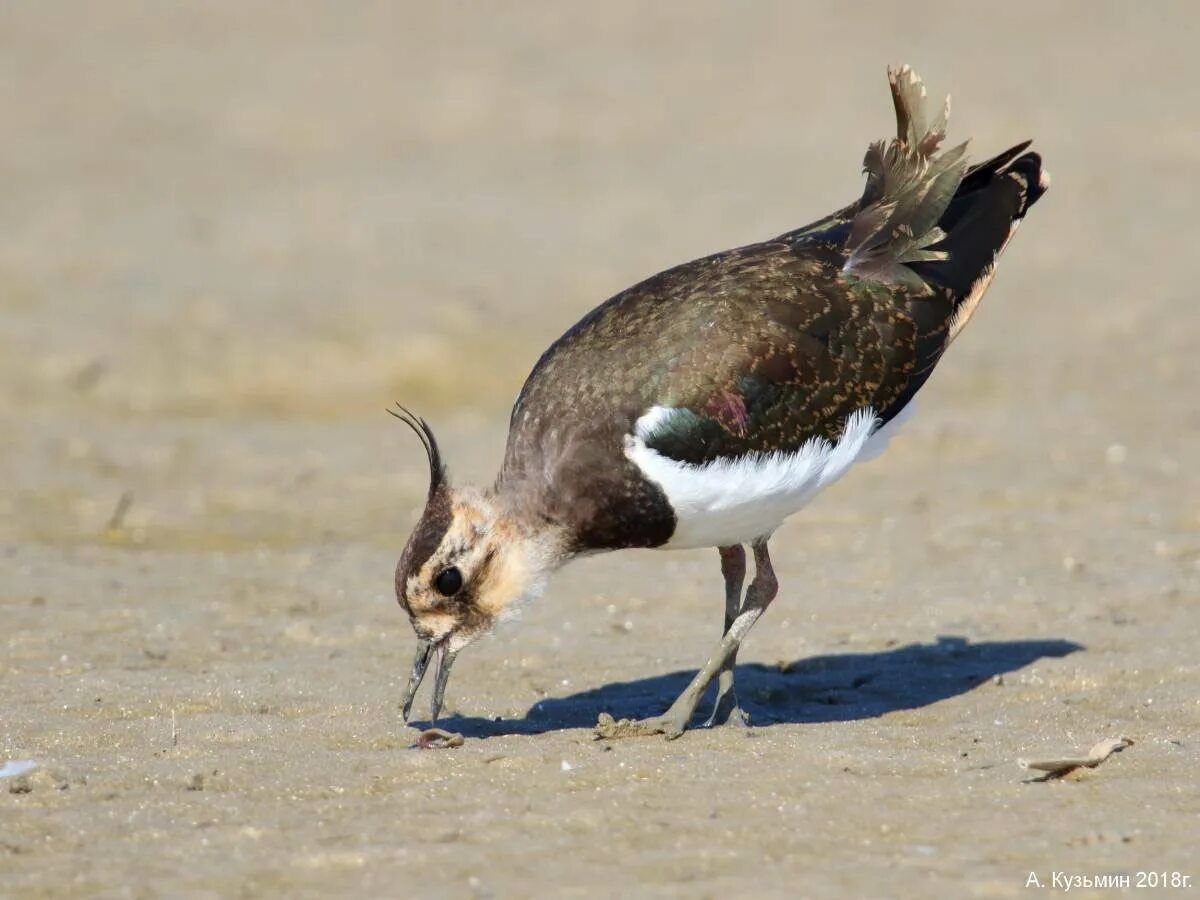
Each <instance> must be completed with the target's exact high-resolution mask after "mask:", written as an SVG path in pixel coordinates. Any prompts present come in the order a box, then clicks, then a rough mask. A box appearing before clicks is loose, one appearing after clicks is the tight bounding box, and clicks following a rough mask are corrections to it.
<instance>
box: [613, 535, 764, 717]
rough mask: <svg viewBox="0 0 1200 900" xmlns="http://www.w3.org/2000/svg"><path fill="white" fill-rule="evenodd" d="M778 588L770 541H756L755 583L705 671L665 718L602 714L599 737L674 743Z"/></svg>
mask: <svg viewBox="0 0 1200 900" xmlns="http://www.w3.org/2000/svg"><path fill="white" fill-rule="evenodd" d="M778 589H779V583H778V582H777V581H776V580H775V570H774V569H773V568H772V567H771V557H770V554H769V553H768V552H767V542H766V540H765V539H764V540H760V541H756V542H755V543H754V580H753V581H751V582H750V587H749V588H748V589H747V591H746V599H745V600H744V601H743V603H742V607H741V609H740V610H739V611H738V614H737V616H735V617H734V620H733V622H732V623H731V624H730V626H729V628H728V630H726V632H725V636H724V637H723V638H721V643H720V644H718V645H717V649H716V650H715V651H713V654H712V656H710V657H709V658H708V662H706V663H705V664H704V668H702V669H701V670H700V671H699V672H697V673H696V677H695V678H693V679H692V681H691V683H690V684H689V685H688V686H687V687H686V688H684V689H683V692H682V693H681V694H680V695H679V696H678V697H676V698H675V702H674V703H672V704H671V707H670V709H668V710H667V711H666V712H665V713H663V714H662V715H661V716H655V717H654V718H652V719H642V720H639V721H636V722H634V721H630V720H629V719H622V720H621V721H619V722H614V721H613V718H612V716H610V715H608V714H607V713H602V714H601V715H600V721H599V722H598V723H597V724H596V736H597V737H601V738H618V737H633V736H635V735H643V734H662V735H665V736H666V738H667V740H672V739H673V738H677V737H679V736H680V735H681V734H683V732H684V730H685V729H686V728H687V727H688V724H689V723H690V722H691V721H692V714H693V713H695V711H696V704H697V703H699V702H700V697H701V696H702V695H703V694H704V691H705V689H706V688H707V687H708V685H709V683H710V682H711V681H712V680H713V678H715V677H716V676H717V674H718V673H719V672H720V671H721V670H722V669H723V668H724V667H725V665H726V663H728V661H729V660H730V659H732V658H733V656H734V655H735V654H736V653H737V650H738V647H739V646H740V645H741V643H742V638H744V637H745V636H746V633H747V632H748V631H750V629H751V628H752V627H753V626H754V623H755V622H757V621H758V617H759V616H761V615H762V614H763V612H764V611H765V610H766V608H767V607H768V606H770V604H771V601H772V600H774V599H775V594H776V592H777V591H778Z"/></svg>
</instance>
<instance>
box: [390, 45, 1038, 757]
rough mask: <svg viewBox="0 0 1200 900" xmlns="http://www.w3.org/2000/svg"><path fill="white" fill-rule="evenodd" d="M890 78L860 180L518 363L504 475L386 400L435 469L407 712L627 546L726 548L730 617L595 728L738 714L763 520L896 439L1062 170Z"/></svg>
mask: <svg viewBox="0 0 1200 900" xmlns="http://www.w3.org/2000/svg"><path fill="white" fill-rule="evenodd" d="M888 81H889V83H890V85H891V93H892V100H893V102H894V105H895V111H896V126H897V127H896V137H895V138H894V139H892V140H891V141H879V142H877V143H873V144H871V145H870V147H869V148H868V149H867V152H866V156H865V158H864V160H863V172H864V174H865V175H866V187H865V189H864V190H863V193H862V196H861V197H860V198H859V199H858V200H856V201H855V202H854V203H851V204H850V205H849V206H846V207H845V208H844V209H841V210H839V211H837V212H835V213H833V214H832V215H830V216H827V217H825V218H823V219H820V220H819V221H817V222H814V223H812V224H811V225H808V226H806V227H804V228H798V229H796V230H794V231H789V232H787V233H786V234H783V235H780V236H779V237H776V238H774V239H772V240H768V241H764V242H762V243H756V244H749V245H747V246H744V247H739V248H737V249H734V250H727V251H725V252H723V253H716V254H713V255H711V256H706V257H704V258H703V259H698V260H695V261H693V262H688V263H684V264H683V265H680V266H676V267H675V268H672V269H668V270H667V271H665V272H661V273H659V274H657V275H654V276H653V277H651V278H648V279H646V280H645V281H643V282H641V283H640V284H637V285H634V286H633V287H631V288H629V289H628V290H625V291H622V292H621V293H619V294H617V295H616V296H615V297H613V298H611V299H610V300H608V301H607V302H605V303H603V304H601V305H600V306H598V307H596V308H595V309H594V310H592V311H591V312H590V313H588V314H587V315H586V316H584V318H583V319H582V320H580V321H579V322H578V323H577V324H576V325H575V326H574V327H572V328H571V329H570V330H569V331H567V332H566V334H564V335H563V336H562V337H561V338H559V339H558V340H557V341H555V342H554V344H552V345H551V346H550V348H549V349H548V350H547V351H546V352H545V353H543V354H542V357H541V359H539V360H538V362H537V364H536V365H535V366H534V368H533V371H532V372H531V373H530V375H529V377H528V379H527V380H526V382H525V385H524V387H523V388H522V390H521V393H520V395H519V396H518V397H517V400H516V404H515V405H514V406H513V410H512V416H511V419H510V422H509V432H508V442H507V446H506V450H505V455H504V461H503V464H502V466H501V469H500V473H499V476H498V477H497V479H496V482H495V484H494V485H493V486H492V487H491V488H490V489H487V490H475V489H470V488H463V487H455V486H451V484H450V481H449V479H448V477H447V473H446V468H445V466H444V464H443V461H442V457H441V454H440V452H439V450H438V444H437V441H436V440H435V438H434V435H433V432H432V430H431V429H430V428H429V426H428V424H426V423H425V421H424V420H422V419H420V418H418V417H417V416H415V415H413V414H412V413H410V412H409V411H408V410H406V409H404V408H402V407H398V408H397V410H396V411H395V412H394V413H393V414H394V415H396V416H398V417H399V418H401V419H403V421H405V422H406V423H407V424H408V425H409V426H410V427H412V428H413V429H414V430H415V431H416V432H417V434H418V436H419V437H420V438H421V440H422V443H423V444H424V447H425V451H426V455H427V457H428V462H429V473H430V480H429V492H428V496H427V499H426V503H425V509H424V512H423V514H422V516H421V518H420V521H419V522H418V524H417V526H416V528H415V530H414V531H413V534H412V536H411V537H410V538H409V541H408V544H407V546H406V547H405V548H404V551H403V554H402V555H401V557H400V560H399V563H398V564H397V567H396V596H397V598H398V600H399V602H400V606H401V607H403V609H404V611H405V613H407V614H408V616H409V619H410V620H411V623H412V627H413V629H414V630H415V631H416V634H417V639H418V646H417V653H416V659H415V661H414V664H413V669H412V675H411V678H410V680H409V683H408V688H407V691H406V693H405V695H404V699H403V704H402V705H403V713H404V718H405V721H408V720H409V717H410V713H411V710H412V702H413V697H414V695H415V693H416V691H417V688H418V687H419V686H420V684H421V681H422V679H423V678H424V675H425V672H426V670H427V668H428V667H429V664H430V662H431V660H433V659H436V661H437V662H436V671H437V675H436V677H435V684H434V689H433V701H432V719H433V720H434V721H436V720H437V717H438V714H439V711H440V709H441V706H442V701H443V696H444V693H445V688H446V680H447V677H448V676H449V673H450V667H451V665H452V664H453V662H454V659H455V657H456V655H457V654H458V653H459V651H461V650H462V649H463V648H464V647H466V646H467V645H468V644H470V643H471V642H472V641H474V640H475V639H476V638H478V637H480V636H481V635H483V634H486V633H488V632H489V631H491V630H492V629H493V628H494V627H495V626H496V625H497V624H498V623H500V622H504V621H506V620H508V619H511V618H513V617H514V616H515V615H517V613H518V611H519V610H520V609H521V608H522V606H523V605H524V604H526V603H527V602H529V601H530V600H531V599H532V598H534V597H536V596H537V595H538V594H539V593H541V591H542V590H543V588H544V586H545V584H546V581H547V579H548V578H549V576H550V575H551V574H552V573H553V572H554V571H555V570H556V569H558V568H559V567H560V566H562V565H563V564H564V563H566V562H567V561H569V560H571V559H573V558H575V557H577V556H581V555H587V554H593V553H597V552H601V551H609V550H620V549H623V548H630V547H649V548H660V549H676V548H689V547H690V548H695V547H715V548H717V550H718V551H719V553H720V560H721V572H722V575H723V577H724V581H725V615H724V630H723V636H722V637H721V640H720V642H719V644H718V645H717V647H716V649H715V650H714V651H713V652H712V654H711V655H710V656H709V658H708V660H707V662H705V664H704V666H703V668H701V669H700V671H699V672H698V673H697V674H696V676H695V677H694V678H693V679H692V680H691V683H689V684H688V686H687V687H686V688H685V689H684V690H683V692H682V693H681V694H680V695H679V696H678V698H677V699H676V700H675V701H674V702H673V703H672V704H671V706H670V708H669V709H667V711H666V712H665V713H664V714H662V715H660V716H656V717H654V718H650V719H645V720H638V721H630V720H627V719H625V720H621V721H619V722H614V721H613V720H612V717H611V716H608V715H604V716H601V721H600V722H599V723H598V725H597V733H598V734H599V735H600V736H602V737H618V736H625V735H633V734H663V735H666V736H667V737H668V738H674V737H678V736H679V735H680V734H681V733H682V732H683V731H684V730H685V729H686V728H687V727H688V726H689V724H690V723H691V722H692V719H693V716H694V714H695V712H696V707H697V705H698V702H699V700H700V698H701V696H702V695H703V694H704V692H705V690H706V688H707V687H708V686H709V684H710V683H711V682H712V681H713V680H714V679H716V680H717V694H716V702H715V705H714V708H713V710H712V715H711V716H710V717H709V718H708V724H710V725H716V724H727V723H737V722H743V721H744V716H743V714H742V712H741V711H740V709H739V707H738V704H737V699H736V695H735V693H734V683H733V682H734V679H733V674H734V663H735V660H736V657H737V652H738V648H739V646H740V645H741V642H742V640H743V638H745V636H746V634H747V632H748V631H749V630H750V629H751V627H752V626H753V625H754V623H755V622H756V621H757V620H758V618H759V616H761V615H762V614H763V612H764V611H765V610H766V609H767V607H768V606H769V605H770V603H771V601H772V600H773V599H774V598H775V594H776V589H777V585H776V579H775V573H774V571H773V569H772V566H771V557H770V554H769V552H768V542H769V541H770V539H771V535H772V534H773V533H774V532H775V530H776V529H777V528H778V527H779V526H780V524H781V523H782V522H783V521H784V520H785V519H786V518H787V517H788V516H790V515H791V514H792V513H795V512H797V511H798V510H800V509H801V508H802V507H804V506H805V505H806V504H807V503H808V502H809V501H810V500H812V499H813V497H814V496H815V495H816V494H817V493H818V492H820V491H821V490H822V489H823V488H826V487H828V486H829V485H830V484H833V482H835V481H837V480H838V479H839V478H840V477H841V476H842V475H844V474H845V473H846V471H847V470H849V469H850V467H851V466H852V465H854V464H855V463H857V462H862V461H864V460H867V459H870V458H872V457H874V456H876V455H878V454H879V453H880V452H881V451H882V450H883V448H884V446H885V445H886V444H887V441H888V439H889V437H890V436H891V435H892V434H893V433H894V431H895V429H896V427H897V426H898V425H899V424H900V423H901V422H902V421H903V420H904V419H905V417H906V416H907V414H908V413H909V412H910V411H911V410H912V400H913V396H914V395H915V394H916V393H917V391H918V390H920V388H921V386H922V385H924V384H925V382H926V380H927V379H928V378H929V376H930V374H931V373H932V372H933V369H934V367H935V366H936V365H937V362H938V360H939V359H941V356H942V354H943V353H944V352H945V350H946V348H947V347H948V346H949V345H950V343H951V342H952V341H953V340H954V339H955V337H957V336H958V334H959V332H961V331H962V329H963V327H964V326H965V325H966V324H967V322H968V321H969V320H970V318H971V316H972V315H973V314H974V312H975V310H976V308H977V307H978V305H979V301H980V298H982V297H983V294H984V292H985V291H986V290H987V288H988V285H989V284H990V283H991V280H992V276H993V274H994V273H995V268H996V262H997V259H998V257H999V256H1000V254H1001V252H1002V251H1003V250H1004V248H1005V246H1006V245H1007V244H1008V241H1009V239H1010V238H1011V237H1012V236H1013V233H1014V232H1015V231H1016V229H1017V225H1018V224H1019V223H1020V221H1021V219H1022V218H1023V217H1024V215H1025V213H1026V211H1027V210H1028V209H1029V207H1030V206H1032V205H1033V204H1034V203H1035V202H1036V201H1037V199H1038V198H1039V197H1041V196H1042V194H1043V193H1044V192H1045V191H1046V189H1047V187H1048V185H1049V177H1048V176H1047V174H1046V172H1044V171H1043V169H1042V163H1041V158H1040V157H1039V156H1038V154H1037V153H1034V152H1028V147H1029V144H1030V142H1029V141H1026V142H1024V143H1021V144H1018V145H1017V146H1015V147H1013V148H1011V149H1009V150H1006V151H1004V152H1003V153H1001V154H999V155H998V156H995V157H993V158H992V159H989V160H988V161H987V162H984V163H980V164H978V165H975V166H972V167H968V165H967V157H966V149H967V148H966V144H965V143H964V144H960V145H958V146H956V147H954V148H953V149H949V150H944V151H943V150H940V146H941V144H942V141H943V139H944V138H945V130H946V121H947V117H948V115H949V99H948V98H947V100H946V102H945V104H944V105H943V106H942V107H941V108H940V110H939V111H938V112H937V114H936V115H933V116H932V117H929V116H928V111H927V109H926V101H925V89H924V87H923V85H922V83H921V80H920V79H919V78H918V77H917V75H916V74H915V73H914V72H913V71H912V69H910V68H908V67H907V66H905V67H902V68H900V69H898V70H891V69H889V70H888ZM746 547H749V548H750V550H751V552H752V555H753V557H754V575H753V578H752V579H751V580H750V583H749V586H748V587H746V589H745V591H744V592H743V585H744V582H745V578H746V569H747V566H746V551H745V548H746Z"/></svg>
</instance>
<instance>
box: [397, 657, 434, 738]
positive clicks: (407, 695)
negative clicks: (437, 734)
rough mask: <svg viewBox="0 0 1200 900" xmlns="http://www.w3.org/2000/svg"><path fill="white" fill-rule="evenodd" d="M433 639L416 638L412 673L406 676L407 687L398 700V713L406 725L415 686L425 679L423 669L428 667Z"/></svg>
mask: <svg viewBox="0 0 1200 900" xmlns="http://www.w3.org/2000/svg"><path fill="white" fill-rule="evenodd" d="M433 647H434V644H433V641H427V640H424V639H423V638H418V639H417V654H416V656H414V657H413V665H412V674H410V675H409V676H408V688H407V689H406V690H405V692H404V698H403V699H402V700H401V701H400V714H401V715H402V716H403V717H404V723H405V724H406V725H407V724H408V721H409V719H410V718H411V717H412V705H413V698H415V697H416V696H417V688H419V687H420V686H421V682H422V681H424V680H425V671H426V670H427V669H428V668H429V659H430V657H432V656H433Z"/></svg>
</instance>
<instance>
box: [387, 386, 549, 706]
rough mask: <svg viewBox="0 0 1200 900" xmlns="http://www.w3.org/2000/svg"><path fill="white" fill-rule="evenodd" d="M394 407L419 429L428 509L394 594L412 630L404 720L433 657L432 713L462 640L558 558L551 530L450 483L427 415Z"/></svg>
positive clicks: (538, 584) (509, 605)
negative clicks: (426, 462) (426, 473)
mask: <svg viewBox="0 0 1200 900" xmlns="http://www.w3.org/2000/svg"><path fill="white" fill-rule="evenodd" d="M398 409H399V411H398V412H393V413H392V414H393V415H395V416H396V418H398V419H400V420H401V421H402V422H404V423H405V424H406V425H408V426H409V427H410V428H412V429H413V431H414V432H416V434H417V436H418V437H419V438H420V439H421V442H422V444H424V446H425V453H426V456H427V457H428V459H429V493H428V495H427V496H426V500H425V510H424V512H423V513H422V514H421V519H420V521H419V522H417V526H416V528H414V529H413V533H412V535H411V536H410V537H409V539H408V544H407V545H406V546H405V548H404V552H403V553H402V554H401V555H400V560H399V562H398V563H397V564H396V599H397V600H398V601H399V603H400V606H401V608H402V609H403V610H404V611H405V612H406V613H407V614H408V618H409V621H410V622H411V623H412V627H413V631H415V632H416V635H417V655H416V658H415V659H414V661H413V668H412V675H411V677H410V679H409V683H408V689H407V691H406V692H405V695H404V700H403V714H404V720H405V721H406V722H407V721H408V719H409V714H410V712H411V711H412V703H413V698H414V696H415V695H416V692H417V688H418V687H420V685H421V681H422V679H423V678H424V677H425V672H426V670H427V669H428V667H429V663H430V662H431V661H434V660H436V675H435V677H434V688H433V703H432V719H433V720H434V721H436V720H437V717H438V713H439V712H440V711H441V707H442V700H443V697H444V696H445V691H446V682H447V680H448V678H449V675H450V667H451V666H452V665H453V663H454V659H455V657H456V656H457V655H458V652H459V651H460V650H462V648H463V647H465V646H467V645H468V644H470V643H471V642H472V641H474V640H475V639H476V638H479V637H481V636H483V635H485V634H487V633H488V632H490V631H491V630H492V629H493V628H494V627H495V626H496V624H497V623H499V622H501V621H503V620H504V619H506V618H509V617H511V616H513V615H515V614H516V612H517V610H518V609H519V608H520V607H521V606H522V604H523V603H524V602H525V601H526V600H529V599H531V598H532V597H534V596H536V595H537V594H538V593H540V592H541V589H542V587H543V586H544V585H545V582H546V578H547V577H548V575H549V574H550V572H551V571H552V570H553V568H554V566H555V565H556V563H557V561H558V560H557V553H556V543H555V541H554V539H553V536H552V535H548V534H545V533H540V534H539V533H535V532H533V531H532V530H530V529H528V528H525V527H522V525H521V523H520V522H519V521H518V519H517V517H516V516H514V515H512V514H511V513H510V512H509V511H508V509H507V508H506V507H505V506H504V504H502V503H501V501H500V500H499V498H497V497H496V496H495V495H485V494H484V493H482V492H480V491H477V490H474V489H471V488H453V487H451V485H450V483H449V479H448V478H447V475H446V468H445V465H444V464H443V462H442V458H441V453H440V452H439V450H438V445H437V441H436V440H435V439H434V436H433V431H432V430H431V429H430V428H429V425H428V424H426V422H425V421H424V420H423V419H421V418H418V417H417V416H414V415H413V414H412V413H410V412H408V410H406V409H404V408H403V407H399V408H398Z"/></svg>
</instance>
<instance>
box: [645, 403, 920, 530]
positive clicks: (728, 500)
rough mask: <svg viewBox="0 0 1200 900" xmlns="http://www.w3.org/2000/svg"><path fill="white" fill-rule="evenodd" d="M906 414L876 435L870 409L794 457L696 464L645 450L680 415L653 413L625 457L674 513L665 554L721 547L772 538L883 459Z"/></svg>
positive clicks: (666, 410) (664, 410) (662, 409)
mask: <svg viewBox="0 0 1200 900" xmlns="http://www.w3.org/2000/svg"><path fill="white" fill-rule="evenodd" d="M912 408H913V405H912V404H911V403H909V404H908V405H907V406H906V407H905V408H904V409H903V410H902V411H901V414H900V415H898V416H896V417H895V418H894V419H893V420H892V421H891V422H889V423H888V426H887V427H886V428H883V429H881V430H880V431H879V432H878V433H875V426H876V424H877V423H878V419H877V418H876V417H875V411H874V410H873V409H871V408H870V407H864V408H863V409H860V410H858V411H857V412H855V413H852V414H851V415H850V416H849V417H848V418H847V419H846V427H845V430H844V431H843V432H842V436H841V438H840V439H839V440H838V442H837V443H836V444H831V443H830V442H829V441H826V440H822V439H821V438H813V439H812V440H810V441H808V442H807V443H805V444H804V445H803V446H802V447H800V449H799V450H795V451H793V452H791V453H781V452H776V453H757V454H754V455H751V456H745V457H742V458H741V459H720V460H716V461H714V462H710V463H705V464H704V465H700V466H697V465H692V464H690V463H681V462H677V461H676V460H673V459H669V458H667V457H665V456H663V455H662V454H660V453H659V452H658V451H656V450H652V449H650V448H649V447H647V446H646V439H647V438H648V437H649V436H650V435H652V434H653V433H654V432H655V431H656V430H657V429H658V428H659V427H661V426H662V424H663V423H664V422H665V421H666V420H667V419H668V418H669V417H670V416H672V415H675V414H676V413H678V412H679V410H677V409H675V408H673V407H665V406H655V407H652V408H651V409H650V410H648V411H647V412H646V413H645V414H644V415H643V416H642V417H641V418H639V419H638V420H637V423H636V424H635V426H634V433H633V434H630V435H626V436H625V456H626V457H628V458H629V460H630V461H631V462H633V464H634V465H636V466H637V467H638V469H640V470H641V472H642V474H643V475H645V476H646V477H647V478H649V479H650V480H651V481H653V482H654V483H655V484H657V485H658V486H659V487H661V488H662V489H663V493H665V494H666V495H667V500H668V501H669V502H670V504H671V508H672V509H674V510H675V517H676V525H675V533H674V534H673V535H672V536H671V540H670V541H668V542H667V544H666V545H665V548H667V549H671V550H677V549H684V548H688V547H723V546H728V545H730V544H746V543H749V542H751V541H753V540H755V539H757V538H761V537H766V536H768V535H770V534H771V532H773V531H774V530H775V529H776V528H778V527H779V526H780V525H781V524H782V523H783V520H784V519H786V518H787V517H788V516H790V515H792V513H795V512H798V511H799V510H801V509H802V508H803V507H804V506H806V505H807V504H808V502H809V501H810V500H812V498H813V497H815V496H816V495H817V494H818V493H819V492H820V491H821V490H822V489H823V488H826V487H828V486H829V485H831V484H833V482H835V481H837V479H838V478H840V477H841V476H842V475H844V474H845V473H846V470H847V469H849V468H850V466H851V465H853V464H854V462H855V461H856V460H859V459H873V458H874V457H876V456H878V455H879V454H880V453H881V452H882V451H883V448H884V446H886V444H887V440H888V438H889V437H890V436H891V434H894V433H895V430H896V429H895V428H894V427H893V426H899V425H900V424H901V422H902V420H903V419H906V418H908V416H909V415H911V410H912Z"/></svg>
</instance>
